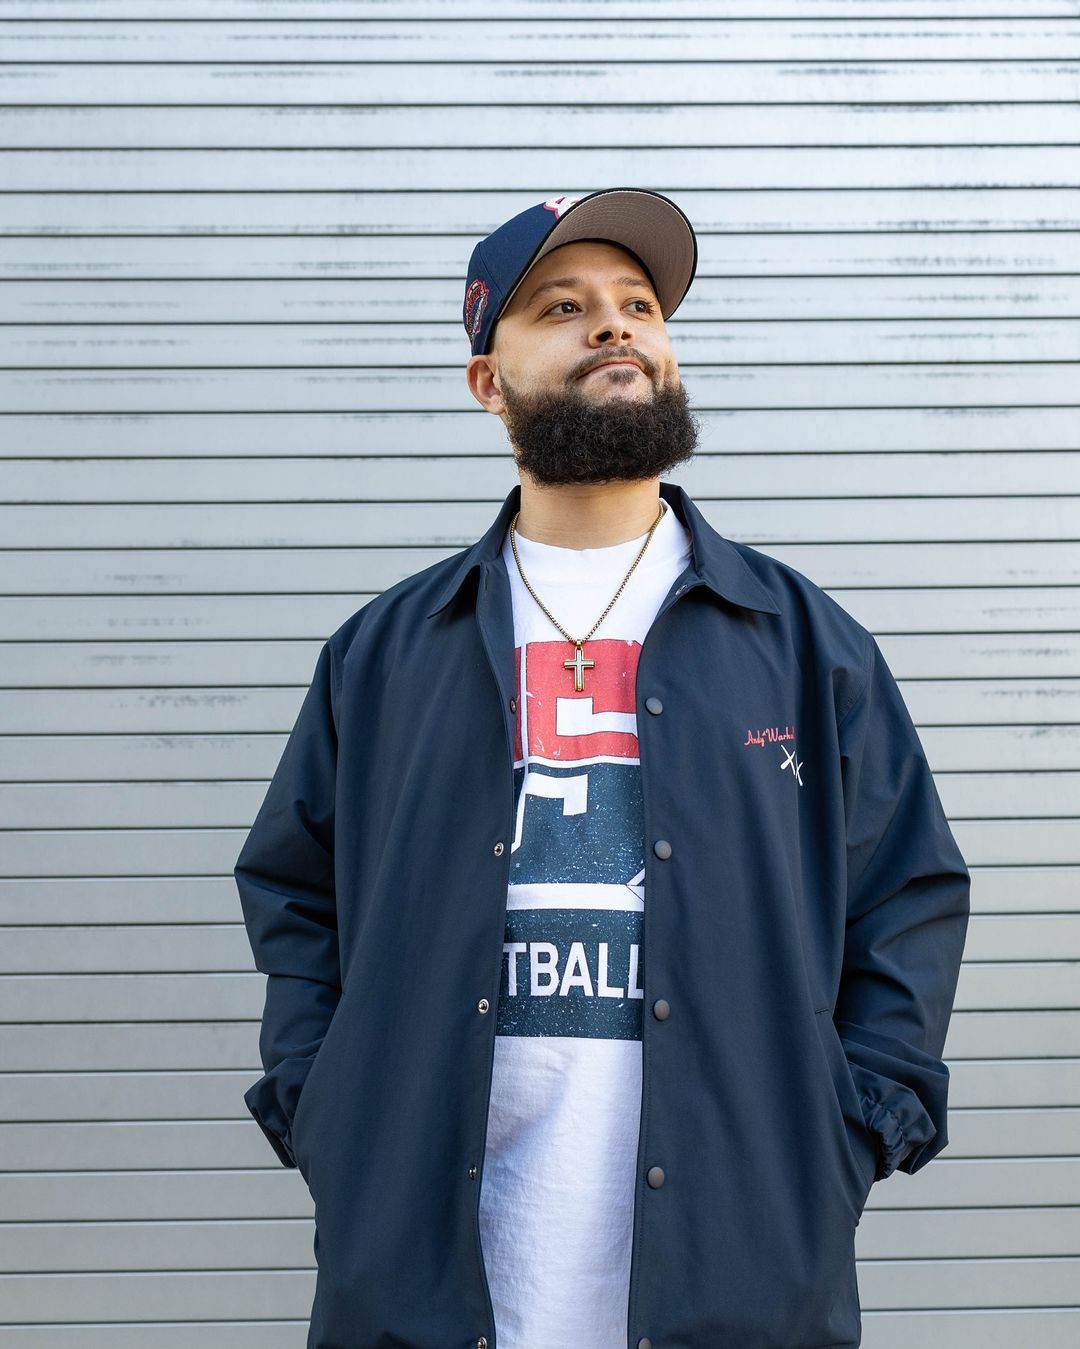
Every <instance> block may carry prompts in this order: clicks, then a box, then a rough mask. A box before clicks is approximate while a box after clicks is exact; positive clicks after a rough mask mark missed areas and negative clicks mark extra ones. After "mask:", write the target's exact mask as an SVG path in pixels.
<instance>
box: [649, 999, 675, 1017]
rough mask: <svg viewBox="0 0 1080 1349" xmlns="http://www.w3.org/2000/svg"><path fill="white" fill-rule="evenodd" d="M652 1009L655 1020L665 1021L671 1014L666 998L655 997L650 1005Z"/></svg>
mask: <svg viewBox="0 0 1080 1349" xmlns="http://www.w3.org/2000/svg"><path fill="white" fill-rule="evenodd" d="M652 1010H653V1016H654V1017H656V1019H657V1021H666V1020H667V1019H668V1017H669V1016H670V1015H671V1008H670V1007H669V1006H668V1004H667V999H666V998H657V999H656V1001H655V1002H654V1003H653V1005H652Z"/></svg>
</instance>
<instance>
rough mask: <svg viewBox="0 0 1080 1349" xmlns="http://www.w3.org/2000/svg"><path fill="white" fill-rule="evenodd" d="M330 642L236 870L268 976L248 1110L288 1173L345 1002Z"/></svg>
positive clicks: (256, 951)
mask: <svg viewBox="0 0 1080 1349" xmlns="http://www.w3.org/2000/svg"><path fill="white" fill-rule="evenodd" d="M333 681H334V668H333V659H332V652H331V648H330V643H329V642H326V643H325V644H324V645H323V648H322V650H321V652H320V653H319V658H318V662H317V664H316V667H315V675H314V678H313V680H312V682H311V686H310V688H309V689H308V691H307V694H306V695H305V697H304V701H303V704H302V705H301V708H300V712H299V715H298V716H297V719H296V723H295V725H294V726H293V729H292V732H291V734H290V736H289V739H288V742H287V743H286V745H285V749H284V752H283V753H282V756H281V760H280V761H279V763H278V766H277V769H276V770H275V772H274V776H273V779H272V780H271V782H270V786H269V788H268V789H267V792H266V796H265V798H264V799H263V803H262V805H261V806H260V808H259V812H258V814H257V815H256V817H255V822H254V824H253V825H252V826H251V830H250V832H249V833H248V836H247V839H246V840H245V842H244V845H243V847H242V849H241V851H240V856H239V857H238V858H237V861H236V865H235V867H234V868H233V874H234V876H235V878H236V885H237V889H238V890H239V892H240V903H241V907H242V909H243V913H244V923H245V925H246V927H247V934H248V940H249V941H250V942H251V949H252V953H253V955H254V958H255V965H256V968H257V969H259V970H261V971H262V972H263V973H264V974H265V975H266V976H267V978H266V1001H265V1006H264V1009H263V1018H262V1029H261V1032H260V1036H259V1052H260V1056H261V1058H262V1064H263V1068H264V1070H265V1071H264V1076H262V1077H261V1078H260V1079H259V1080H258V1081H257V1082H255V1083H253V1084H252V1086H251V1087H249V1088H248V1090H247V1092H246V1093H245V1094H244V1101H245V1104H246V1105H247V1107H248V1109H249V1110H250V1111H251V1113H252V1115H253V1116H254V1118H255V1120H256V1121H257V1123H258V1124H259V1126H260V1127H261V1129H262V1131H263V1133H264V1134H265V1135H266V1137H267V1139H268V1140H269V1142H270V1146H271V1147H272V1148H273V1149H274V1151H275V1152H276V1153H277V1155H278V1157H279V1158H280V1160H281V1162H282V1164H283V1165H284V1166H290V1167H292V1166H296V1157H295V1156H294V1154H293V1148H292V1137H291V1126H292V1119H293V1114H294V1112H295V1110H296V1104H297V1101H298V1100H299V1097H300V1090H301V1088H302V1087H303V1085H304V1081H305V1079H306V1077H307V1074H308V1070H309V1069H310V1067H311V1064H312V1062H313V1061H314V1058H315V1054H316V1052H317V1051H318V1049H319V1046H320V1045H321V1044H322V1041H323V1038H324V1036H325V1035H326V1032H327V1030H328V1028H329V1025H330V1020H331V1018H332V1017H333V1015H334V1010H335V1008H336V1007H337V1004H338V1001H339V999H340V997H341V975H340V961H339V955H338V940H337V910H336V903H335V887H334V797H335V782H336V770H337V733H336V728H335V718H334V708H335V706H336V693H335V689H334V682H333Z"/></svg>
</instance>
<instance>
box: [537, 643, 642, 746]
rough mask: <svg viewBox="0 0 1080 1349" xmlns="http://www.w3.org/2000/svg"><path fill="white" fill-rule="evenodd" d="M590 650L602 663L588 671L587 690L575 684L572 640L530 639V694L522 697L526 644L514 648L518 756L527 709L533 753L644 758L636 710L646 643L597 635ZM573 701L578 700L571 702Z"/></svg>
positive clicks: (590, 656)
mask: <svg viewBox="0 0 1080 1349" xmlns="http://www.w3.org/2000/svg"><path fill="white" fill-rule="evenodd" d="M583 649H584V654H585V655H586V656H587V657H588V659H589V660H593V661H595V662H596V664H595V665H594V666H593V668H592V669H591V670H586V671H585V689H584V692H582V693H578V692H576V691H575V689H574V672H573V670H567V669H565V668H564V667H563V661H564V660H571V659H572V658H573V655H574V647H573V646H572V644H571V643H570V642H565V641H557V642H529V643H528V644H527V646H526V648H525V680H526V694H525V698H524V699H523V698H522V696H521V664H522V661H521V648H520V647H518V648H516V649H515V651H514V677H515V681H516V684H517V689H518V699H517V713H516V719H515V733H514V759H515V762H519V763H520V762H521V759H522V757H523V756H522V735H521V726H522V714H523V713H524V714H525V720H526V725H527V728H528V740H529V756H530V757H533V756H537V757H539V758H543V759H565V760H569V761H573V760H576V759H590V758H596V757H597V756H599V755H605V756H611V757H613V758H626V759H637V758H638V738H637V734H636V730H635V729H632V728H634V727H635V726H636V722H635V714H636V710H637V701H636V699H637V667H638V657H639V655H640V654H641V643H640V642H628V641H624V640H622V639H621V638H606V639H604V640H603V641H598V640H596V639H592V640H590V641H588V642H586V643H585V646H584V648H583ZM569 704H573V706H570V705H569Z"/></svg>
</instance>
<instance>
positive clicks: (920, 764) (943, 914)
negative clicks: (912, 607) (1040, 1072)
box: [834, 633, 970, 1180]
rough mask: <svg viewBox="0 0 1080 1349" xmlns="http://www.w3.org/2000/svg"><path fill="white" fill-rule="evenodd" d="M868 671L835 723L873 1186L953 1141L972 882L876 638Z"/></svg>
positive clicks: (857, 1069) (855, 1028)
mask: <svg viewBox="0 0 1080 1349" xmlns="http://www.w3.org/2000/svg"><path fill="white" fill-rule="evenodd" d="M867 637H868V640H869V651H868V661H869V674H868V676H867V679H866V682H865V684H864V686H863V691H862V693H861V694H860V696H859V697H858V699H857V700H856V703H855V705H854V706H853V707H852V708H851V709H850V710H849V711H848V713H846V714H845V716H844V718H843V720H842V721H841V724H840V728H839V735H840V753H841V772H842V777H843V791H844V812H845V822H846V832H847V923H846V936H845V944H844V961H843V971H842V975H841V980H840V990H839V994H838V997H837V1003H836V1008H835V1011H834V1020H835V1022H836V1028H837V1032H838V1034H839V1036H840V1040H841V1043H842V1045H843V1047H844V1052H845V1054H846V1055H847V1058H848V1062H849V1065H850V1067H851V1074H852V1077H853V1078H854V1081H855V1086H856V1089H857V1090H858V1094H859V1098H860V1101H861V1104H862V1110H863V1117H864V1120H865V1122H866V1124H867V1127H868V1128H870V1129H871V1130H873V1131H875V1132H876V1133H877V1134H878V1135H879V1136H880V1140H881V1142H880V1146H879V1158H878V1168H877V1174H876V1176H875V1180H884V1179H885V1177H886V1176H889V1175H891V1174H892V1172H893V1171H894V1170H896V1169H897V1168H899V1169H900V1170H901V1171H906V1172H908V1174H911V1173H913V1172H915V1171H917V1170H919V1169H920V1168H921V1167H923V1166H925V1165H926V1163H927V1162H929V1161H930V1160H931V1159H932V1158H933V1157H935V1156H936V1155H937V1154H938V1153H939V1152H940V1151H941V1150H942V1148H944V1147H945V1145H946V1144H947V1143H948V1134H947V1131H946V1112H947V1098H948V1085H949V1070H948V1068H947V1067H946V1066H945V1064H944V1063H943V1062H942V1060H941V1054H942V1052H943V1050H944V1046H945V1036H946V1032H947V1030H948V1027H949V1019H950V1016H951V1014H952V1006H953V999H954V997H955V994H956V986H957V982H958V980H959V973H960V961H961V957H962V954H963V949H964V942H965V939H966V936H967V924H968V915H969V890H970V876H969V873H968V869H967V867H966V865H965V863H964V859H963V857H962V856H961V854H960V850H959V848H958V847H957V844H956V840H955V839H954V838H953V835H952V832H951V830H950V829H949V825H948V822H947V820H946V818H945V812H944V810H943V808H942V805H941V800H940V798H939V796H938V793H937V788H936V786H935V784H934V780H933V777H932V776H931V773H930V767H929V765H928V763H927V761H926V756H925V754H924V752H923V748H922V745H921V743H920V741H919V737H918V734H917V732H916V730H915V726H914V724H913V722H912V720H911V717H910V715H909V713H908V711H907V708H906V706H905V704H904V702H903V699H902V697H901V694H900V690H899V689H898V688H897V685H896V681H895V679H894V678H893V676H892V674H891V672H890V671H889V668H888V666H887V665H886V663H885V658H884V657H883V656H882V654H881V650H880V648H879V647H878V644H877V642H876V641H875V640H874V638H873V636H872V635H871V634H869V633H868V634H867Z"/></svg>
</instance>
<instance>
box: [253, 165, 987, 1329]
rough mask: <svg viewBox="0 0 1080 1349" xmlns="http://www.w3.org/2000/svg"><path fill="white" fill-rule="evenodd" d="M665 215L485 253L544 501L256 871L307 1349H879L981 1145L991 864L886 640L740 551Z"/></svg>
mask: <svg viewBox="0 0 1080 1349" xmlns="http://www.w3.org/2000/svg"><path fill="white" fill-rule="evenodd" d="M696 262H697V246H696V240H695V237H694V233H693V230H692V228H691V227H690V224H689V222H688V221H687V219H686V217H685V216H684V215H683V213H682V212H681V211H680V210H679V208H678V207H677V206H676V205H675V204H674V203H673V202H671V201H669V200H668V199H667V198H666V197H663V196H661V195H660V194H659V193H655V192H652V191H647V190H644V189H629V188H625V189H611V190H608V191H601V192H594V193H590V194H588V195H587V196H583V197H580V198H572V197H554V198H552V199H550V200H548V201H545V202H543V203H540V204H538V205H536V206H533V207H530V208H528V209H527V210H525V211H523V212H521V213H520V214H519V215H517V216H515V217H514V218H513V219H511V220H509V221H507V222H506V223H505V224H504V225H502V226H501V227H500V228H499V229H497V230H496V231H494V233H492V234H491V235H489V236H488V238H487V239H485V240H483V241H482V242H481V243H480V244H478V245H477V247H476V249H475V250H474V251H473V255H472V258H471V260H470V265H469V270H468V275H467V278H466V291H465V303H464V309H463V319H464V324H465V328H466V332H467V333H468V335H469V339H470V345H471V352H472V355H471V357H470V360H469V362H468V366H467V379H468V383H469V387H470V389H471V391H472V392H473V394H474V396H475V397H476V398H477V400H478V401H479V402H480V404H481V405H482V406H483V407H484V408H486V409H487V410H488V411H489V412H491V413H492V414H494V415H496V416H498V417H500V419H501V420H502V421H503V422H504V424H505V425H506V428H507V431H508V435H509V438H510V442H511V445H512V448H513V450H514V454H515V461H516V466H517V470H518V474H519V477H520V485H519V486H516V487H515V488H514V489H513V490H512V491H511V493H510V494H509V496H507V498H506V499H505V501H504V502H503V505H502V508H501V510H500V512H499V514H498V516H497V517H496V519H495V521H494V522H493V524H492V526H491V528H490V529H489V530H488V531H487V533H486V534H485V535H484V536H483V538H481V539H480V540H479V541H478V542H477V543H476V544H474V545H473V546H472V547H471V548H468V549H465V550H463V551H461V552H458V553H455V554H454V555H453V556H452V557H449V558H447V559H445V560H444V561H442V562H439V563H437V564H435V565H434V566H432V567H428V568H426V569H425V570H423V571H421V572H418V573H417V574H416V575H414V576H410V577H407V578H406V579H405V580H403V581H401V582H398V583H397V584H395V585H393V586H391V587H389V588H388V589H387V590H385V591H384V592H383V593H382V594H381V595H379V596H378V597H377V598H376V599H374V600H372V601H371V602H370V603H369V604H367V605H366V606H365V607H364V608H362V609H361V610H359V611H357V613H355V614H354V615H353V616H352V617H351V618H349V619H348V620H347V621H346V622H345V623H344V624H342V626H341V627H340V628H339V629H338V630H337V631H336V632H335V633H334V634H333V635H332V636H331V637H330V638H329V639H328V640H327V641H326V642H325V643H324V645H323V647H322V650H321V652H320V655H319V659H318V662H317V665H316V668H315V676H314V679H313V681H312V684H311V687H310V688H309V690H308V692H307V695H306V697H305V699H304V703H303V706H302V707H301V710H300V713H299V716H298V718H297V721H296V724H295V726H294V728H293V731H292V734H291V736H290V737H289V741H288V744H287V745H286V748H285V751H284V754H283V756H282V759H281V762H280V764H279V766H278V768H277V771H276V772H275V775H274V778H273V780H272V782H271V784H270V787H269V790H268V792H267V795H266V799H265V801H264V802H263V804H262V807H261V808H260V811H259V814H258V816H257V818H256V820H255V822H254V824H253V826H252V829H251V832H250V834H249V835H248V838H247V840H246V842H245V844H244V847H243V849H242V851H241V854H240V857H239V859H238V861H237V864H236V872H235V874H236V880H237V884H238V887H239V891H240V897H241V901H242V904H243V911H244V917H245V921H246V924H247V929H248V933H249V936H250V939H251V944H252V949H253V951H254V955H255V961H256V964H257V966H258V968H259V969H260V970H261V971H263V972H264V973H265V974H266V975H267V988H266V1006H265V1011H264V1016H263V1023H262V1036H261V1040H260V1048H261V1054H262V1060H263V1066H264V1068H265V1074H264V1076H263V1077H262V1078H260V1079H259V1081H257V1082H256V1083H255V1084H254V1085H253V1086H252V1087H251V1088H250V1089H249V1091H248V1092H247V1094H246V1096H245V1100H246V1102H247V1104H248V1107H249V1109H250V1110H251V1112H252V1114H253V1115H254V1117H255V1119H256V1120H257V1121H258V1122H259V1124H260V1126H261V1127H262V1129H263V1131H264V1133H265V1134H266V1136H267V1138H268V1140H269V1142H270V1144H271V1145H272V1146H273V1148H274V1150H275V1152H276V1153H277V1155H278V1157H279V1158H280V1159H281V1161H282V1162H283V1163H284V1164H285V1165H286V1166H298V1167H299V1169H300V1171H301V1173H302V1175H303V1177H304V1179H305V1181H306V1182H307V1184H308V1186H309V1189H310V1191H311V1194H312V1196H313V1198H314V1201H315V1224H316V1233H315V1251H316V1255H317V1261H318V1266H319V1268H318V1277H317V1284H316V1291H315V1299H314V1305H313V1308H312V1315H311V1325H310V1330H309V1335H308V1346H309V1349H331V1346H333V1349H391V1346H393V1347H394V1349H406V1347H408V1349H434V1346H442V1347H444V1349H467V1347H468V1346H474V1347H475V1349H495V1346H496V1345H498V1346H499V1349H564V1347H568V1346H571V1345H573V1346H588V1349H635V1346H636V1347H637V1349H661V1346H667V1347H668V1349H675V1346H678V1347H679V1349H840V1346H845V1347H846V1346H857V1345H859V1344H860V1342H861V1317H860V1307H859V1295H858V1286H857V1281H856V1271H855V1255H854V1237H855V1229H856V1227H857V1225H858V1223H859V1220H860V1216H861V1214H862V1211H863V1207H864V1205H865V1202H866V1197H867V1194H868V1192H869V1190H870V1187H871V1185H872V1184H873V1183H874V1181H875V1180H883V1179H885V1178H886V1177H887V1176H889V1175H890V1174H891V1173H892V1172H893V1171H894V1170H902V1171H906V1172H909V1173H911V1172H914V1171H916V1170H918V1169H920V1168H921V1167H923V1166H925V1165H926V1163H927V1162H929V1161H930V1160H931V1158H933V1157H934V1156H936V1155H937V1154H938V1153H939V1152H940V1151H941V1150H942V1149H943V1148H944V1147H945V1145H946V1143H947V1141H948V1140H947V1133H946V1124H947V1117H946V1116H947V1087H948V1070H947V1068H946V1066H945V1064H944V1063H943V1062H942V1061H941V1054H942V1052H943V1048H944V1041H945V1036H946V1032H947V1028H948V1023H949V1018H950V1014H951V1009H952V1004H953V999H954V996H955V990H956V983H957V978H958V973H959V966H960V960H961V955H962V951H963V946H964V940H965V935H966V929H967V921H968V914H969V875H968V871H967V868H966V866H965V864H964V860H963V858H962V856H961V854H960V852H959V850H958V848H957V845H956V842H955V840H954V838H953V836H952V834H951V832H950V829H949V826H948V823H947V821H946V818H945V815H944V811H943V809H942V806H941V802H940V800H939V797H938V794H937V792H936V789H935V786H934V782H933V778H932V776H931V773H930V769H929V767H928V765H927V762H926V758H925V755H924V754H923V751H922V747H921V745H920V743H919V739H918V736H917V734H916V732H915V728H914V726H913V724H912V722H911V719H910V716H909V715H908V713H907V710H906V708H905V706H904V703H903V701H902V699H901V696H900V693H899V690H898V688H897V686H896V683H895V681H894V679H893V677H892V675H891V673H890V671H889V670H888V668H887V666H886V664H885V661H884V659H883V657H882V654H881V651H880V649H879V648H878V646H877V643H876V641H875V640H874V638H873V636H872V635H871V634H870V633H869V632H868V631H867V629H865V628H864V627H862V626H861V625H860V624H859V623H857V622H856V621H855V619H854V618H852V617H851V616H850V615H849V614H847V613H846V612H845V611H844V610H843V609H842V608H841V607H840V606H839V605H837V604H836V603H835V601H833V600H832V599H831V598H830V597H828V596H827V595H826V594H825V593H824V592H823V591H822V590H820V589H819V588H818V587H817V586H816V585H814V583H813V582H811V581H810V580H808V579H807V578H806V577H805V576H803V575H801V574H800V573H799V572H797V571H795V570H794V569H793V568H791V567H788V566H786V565H784V564H783V563H781V562H779V561H777V560H776V559H773V558H771V557H769V556H768V555H767V554H764V553H761V552H758V551H757V550H755V549H753V548H750V547H748V546H746V545H743V544H738V543H734V542H732V541H730V540H728V539H726V538H724V537H722V536H721V535H720V534H719V533H717V532H716V531H715V530H714V529H713V528H712V527H711V526H710V525H709V524H708V523H707V522H706V520H705V518H704V516H703V515H702V514H701V512H700V511H699V510H698V508H697V507H696V506H695V505H694V503H693V502H692V501H691V499H690V497H689V496H688V494H687V493H686V492H685V491H684V490H683V489H682V488H680V487H677V486H675V485H673V484H671V483H668V482H664V481H662V480H661V476H660V475H662V474H663V473H665V472H666V471H668V470H669V469H670V468H672V467H674V466H675V465H676V464H678V463H681V462H685V461H686V460H687V459H689V458H690V457H691V456H692V454H693V450H694V446H695V443H696V421H695V418H694V417H693V416H692V414H691V413H690V411H689V408H688V405H687V398H686V393H685V389H684V388H683V385H682V383H681V380H680V377H679V369H678V364H677V361H676V359H675V355H674V352H673V350H672V347H671V344H670V341H669V339H668V335H667V332H666V329H665V322H666V320H667V319H668V318H669V317H670V316H671V314H672V312H673V311H674V310H675V308H676V307H677V306H678V304H679V303H680V301H681V300H682V298H683V297H684V295H685V293H686V291H687V289H688V287H689V285H690V282H691V280H692V279H693V275H694V271H695V269H696Z"/></svg>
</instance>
